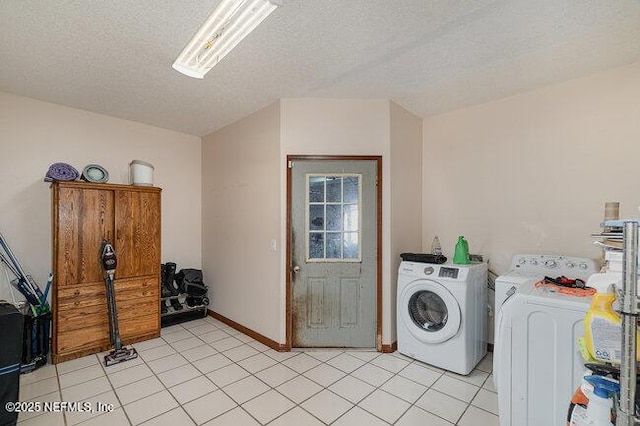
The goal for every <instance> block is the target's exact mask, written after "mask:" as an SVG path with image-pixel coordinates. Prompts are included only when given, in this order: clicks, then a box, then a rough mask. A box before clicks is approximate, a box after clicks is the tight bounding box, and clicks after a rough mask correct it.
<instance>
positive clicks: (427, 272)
mask: <svg viewBox="0 0 640 426" xmlns="http://www.w3.org/2000/svg"><path fill="white" fill-rule="evenodd" d="M424 274H425V275H431V274H433V266H427V267H426V268H424Z"/></svg>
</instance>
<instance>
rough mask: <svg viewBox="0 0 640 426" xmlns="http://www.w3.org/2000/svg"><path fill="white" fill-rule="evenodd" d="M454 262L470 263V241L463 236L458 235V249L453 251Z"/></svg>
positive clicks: (460, 263) (458, 263) (459, 263)
mask: <svg viewBox="0 0 640 426" xmlns="http://www.w3.org/2000/svg"><path fill="white" fill-rule="evenodd" d="M453 263H455V264H457V265H468V264H469V243H468V242H467V240H465V239H464V237H463V236H459V237H458V242H457V243H456V249H455V251H454V252H453Z"/></svg>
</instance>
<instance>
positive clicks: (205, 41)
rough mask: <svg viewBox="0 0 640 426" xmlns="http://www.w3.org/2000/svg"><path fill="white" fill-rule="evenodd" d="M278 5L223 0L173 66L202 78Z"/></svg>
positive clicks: (278, 1)
mask: <svg viewBox="0 0 640 426" xmlns="http://www.w3.org/2000/svg"><path fill="white" fill-rule="evenodd" d="M278 6H282V0H222V1H221V2H220V4H219V5H218V7H216V9H215V10H214V11H213V13H212V14H211V16H209V18H207V20H206V22H205V23H204V25H202V27H201V28H200V29H199V30H198V32H197V33H196V35H194V36H193V38H192V39H191V41H190V42H189V43H188V44H187V46H186V47H185V48H184V49H183V50H182V53H180V56H178V59H176V61H175V62H174V63H173V68H174V69H175V70H177V71H179V72H181V73H182V74H184V75H188V76H189V77H194V78H204V75H205V74H206V73H207V72H209V70H210V69H211V68H213V67H214V66H215V65H216V64H217V63H218V62H220V61H221V60H222V58H224V57H225V56H226V55H227V53H229V52H230V51H231V50H232V49H233V48H234V47H236V45H237V44H238V43H240V41H242V39H243V38H245V37H246V36H247V35H248V34H249V33H250V32H251V31H253V30H254V29H255V28H256V27H257V26H258V25H260V23H261V22H262V21H264V20H265V18H266V17H267V16H269V15H270V14H271V12H273V11H274V10H275V9H276V7H278Z"/></svg>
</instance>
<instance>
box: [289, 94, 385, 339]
mask: <svg viewBox="0 0 640 426" xmlns="http://www.w3.org/2000/svg"><path fill="white" fill-rule="evenodd" d="M281 105H282V115H281V123H282V125H281V128H282V133H281V146H280V152H281V155H280V161H281V163H280V164H281V179H282V186H283V187H284V185H285V184H286V164H285V161H286V157H287V155H292V154H299V155H303V154H307V155H311V154H317V155H382V194H383V200H382V288H383V293H384V294H386V295H389V294H391V290H390V288H391V285H392V280H391V268H390V264H391V261H390V259H391V244H390V241H391V238H390V235H391V221H390V217H391V209H390V200H391V198H390V193H391V191H390V189H391V184H390V166H389V158H390V157H389V155H390V144H389V138H390V131H391V130H390V120H389V101H388V100H344V99H342V100H337V99H283V100H281ZM285 220H286V194H283V195H282V199H281V227H282V228H281V229H282V233H281V240H282V241H285V230H286V223H285ZM281 264H282V265H283V266H282V276H283V277H284V264H285V257H284V253H283V257H282V261H281ZM394 285H395V284H394ZM281 291H282V293H283V294H285V282H284V281H283V282H282V289H281ZM391 303H395V300H394V301H391V300H389V298H385V297H383V306H382V311H383V312H382V316H383V318H382V326H383V328H382V336H383V344H390V343H392V340H391V339H390V336H391V333H392V331H391V328H392V319H391V310H392V306H391ZM281 312H282V320H281V321H282V323H283V324H284V323H285V322H284V321H285V320H284V309H282V310H281ZM283 331H284V330H283ZM394 331H395V330H394Z"/></svg>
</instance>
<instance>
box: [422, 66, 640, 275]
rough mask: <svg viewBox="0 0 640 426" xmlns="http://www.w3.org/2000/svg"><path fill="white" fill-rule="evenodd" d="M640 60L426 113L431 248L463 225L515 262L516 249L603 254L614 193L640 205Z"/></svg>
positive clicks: (495, 261) (481, 247)
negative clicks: (607, 206)
mask: <svg viewBox="0 0 640 426" xmlns="http://www.w3.org/2000/svg"><path fill="white" fill-rule="evenodd" d="M639 117H640V63H636V64H634V65H631V66H627V67H623V68H618V69H614V70H610V71H606V72H601V73H598V74H594V75H591V76H588V77H584V78H580V79H576V80H571V81H567V82H564V83H561V84H558V85H554V86H549V87H546V88H542V89H539V90H535V91H531V92H527V93H523V94H520V95H517V96H513V97H510V98H506V99H502V100H499V101H495V102H490V103H486V104H483V105H478V106H475V107H471V108H466V109H463V110H459V111H456V112H452V113H448V114H442V115H439V116H436V117H432V118H429V119H426V120H424V128H423V130H424V146H423V192H422V193H423V248H424V249H427V244H430V242H431V239H432V238H433V236H434V234H436V233H437V234H438V235H439V236H440V241H441V242H442V246H443V250H444V251H445V253H446V254H447V255H448V256H452V255H453V248H454V245H455V242H456V239H457V236H458V235H465V236H466V237H467V239H468V241H469V248H470V251H471V252H472V253H481V254H483V255H485V256H487V257H488V258H489V260H490V268H491V269H492V270H494V271H495V272H497V273H502V272H505V270H506V269H507V267H508V265H509V262H510V259H511V256H513V255H514V254H516V253H550V254H565V255H572V256H585V257H593V258H597V257H600V256H601V252H600V251H599V250H598V249H597V248H595V247H594V246H593V239H592V238H591V237H590V234H591V233H593V232H598V231H599V225H600V222H601V220H602V217H603V212H604V203H605V202H607V201H620V202H621V209H620V210H621V211H620V213H621V216H622V217H638V216H639V213H638V210H637V208H638V205H640V196H639V195H640V192H639V186H638V182H640V167H638V164H639V159H640V119H639Z"/></svg>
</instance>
